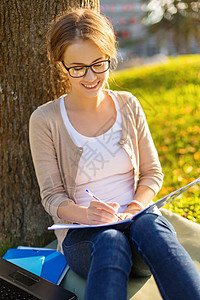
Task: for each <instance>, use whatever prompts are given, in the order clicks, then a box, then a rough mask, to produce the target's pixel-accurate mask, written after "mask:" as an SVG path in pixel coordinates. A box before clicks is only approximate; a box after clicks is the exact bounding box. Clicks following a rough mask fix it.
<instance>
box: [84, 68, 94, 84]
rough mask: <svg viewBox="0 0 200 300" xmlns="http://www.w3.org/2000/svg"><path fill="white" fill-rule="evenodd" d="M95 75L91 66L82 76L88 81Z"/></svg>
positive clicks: (92, 79)
mask: <svg viewBox="0 0 200 300" xmlns="http://www.w3.org/2000/svg"><path fill="white" fill-rule="evenodd" d="M96 77H97V75H96V74H95V73H94V72H93V71H92V69H91V68H88V69H87V73H86V75H85V76H84V78H85V79H86V80H88V81H94V80H95V79H96Z"/></svg>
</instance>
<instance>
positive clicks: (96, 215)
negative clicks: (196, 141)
mask: <svg viewBox="0 0 200 300" xmlns="http://www.w3.org/2000/svg"><path fill="white" fill-rule="evenodd" d="M118 209H119V204H118V203H110V204H108V203H104V202H103V201H97V200H92V201H91V202H90V206H89V207H88V209H87V223H88V225H97V224H103V223H112V222H117V221H118V220H119V219H118V217H117V215H116V214H117V211H118Z"/></svg>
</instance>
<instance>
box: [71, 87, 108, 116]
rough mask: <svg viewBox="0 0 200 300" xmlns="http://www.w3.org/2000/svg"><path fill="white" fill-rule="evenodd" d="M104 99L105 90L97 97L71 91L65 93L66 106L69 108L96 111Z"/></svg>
mask: <svg viewBox="0 0 200 300" xmlns="http://www.w3.org/2000/svg"><path fill="white" fill-rule="evenodd" d="M104 99H105V92H104V91H102V92H101V93H100V94H98V96H97V97H90V98H89V97H84V96H82V95H81V96H80V95H75V94H74V93H73V92H72V91H71V92H70V93H69V94H68V95H67V98H66V102H65V103H66V106H67V108H68V109H70V110H74V111H75V110H76V111H83V112H84V111H85V112H90V111H91V112H92V111H97V110H98V109H99V108H100V106H101V104H102V103H103V101H104Z"/></svg>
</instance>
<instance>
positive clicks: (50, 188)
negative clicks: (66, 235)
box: [29, 108, 73, 217]
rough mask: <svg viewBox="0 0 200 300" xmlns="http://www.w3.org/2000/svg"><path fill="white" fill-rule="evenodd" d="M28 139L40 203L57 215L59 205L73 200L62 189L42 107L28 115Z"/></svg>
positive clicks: (54, 215)
mask: <svg viewBox="0 0 200 300" xmlns="http://www.w3.org/2000/svg"><path fill="white" fill-rule="evenodd" d="M29 140H30V148H31V154H32V159H33V164H34V168H35V172H36V177H37V180H38V184H39V187H40V194H41V198H42V205H43V206H44V208H45V210H46V211H47V212H48V213H49V214H50V215H51V216H53V217H58V215H57V209H58V207H59V205H60V204H61V203H62V202H64V201H70V202H71V201H73V200H70V199H69V198H68V196H67V194H66V191H65V189H64V186H63V182H62V180H61V176H60V172H59V168H58V162H57V156H56V151H55V148H54V143H53V139H52V134H51V130H50V126H49V125H48V122H47V120H46V117H45V114H44V113H43V112H42V108H38V109H36V110H35V111H34V112H33V113H32V115H31V117H30V122H29ZM66 204H67V203H66Z"/></svg>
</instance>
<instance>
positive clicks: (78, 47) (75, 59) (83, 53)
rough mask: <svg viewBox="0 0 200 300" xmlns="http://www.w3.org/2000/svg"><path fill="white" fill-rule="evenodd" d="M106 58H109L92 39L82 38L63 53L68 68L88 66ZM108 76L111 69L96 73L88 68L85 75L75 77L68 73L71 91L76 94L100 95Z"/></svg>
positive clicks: (93, 96) (86, 95) (85, 95)
mask: <svg viewBox="0 0 200 300" xmlns="http://www.w3.org/2000/svg"><path fill="white" fill-rule="evenodd" d="M105 59H107V57H106V55H105V54H103V53H102V52H101V51H100V49H99V48H98V47H97V46H96V45H95V44H94V43H93V42H92V41H90V40H82V39H79V40H77V41H75V42H74V43H73V44H71V45H70V46H68V47H67V49H66V50H65V52H64V55H63V61H64V63H65V65H66V66H67V67H68V68H70V67H75V66H78V67H82V66H88V65H91V64H93V63H96V62H100V61H102V60H105ZM66 72H67V71H66ZM108 76H109V71H106V72H104V73H101V74H96V73H94V72H93V71H92V70H91V68H89V69H88V70H87V73H86V74H85V75H84V76H83V77H79V78H73V77H71V76H70V75H69V74H68V78H69V81H70V83H71V93H72V94H73V95H74V96H82V97H83V96H84V97H89V98H90V97H92V98H95V97H98V96H99V95H100V94H101V93H102V89H103V88H104V86H105V84H106V82H107V80H108Z"/></svg>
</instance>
